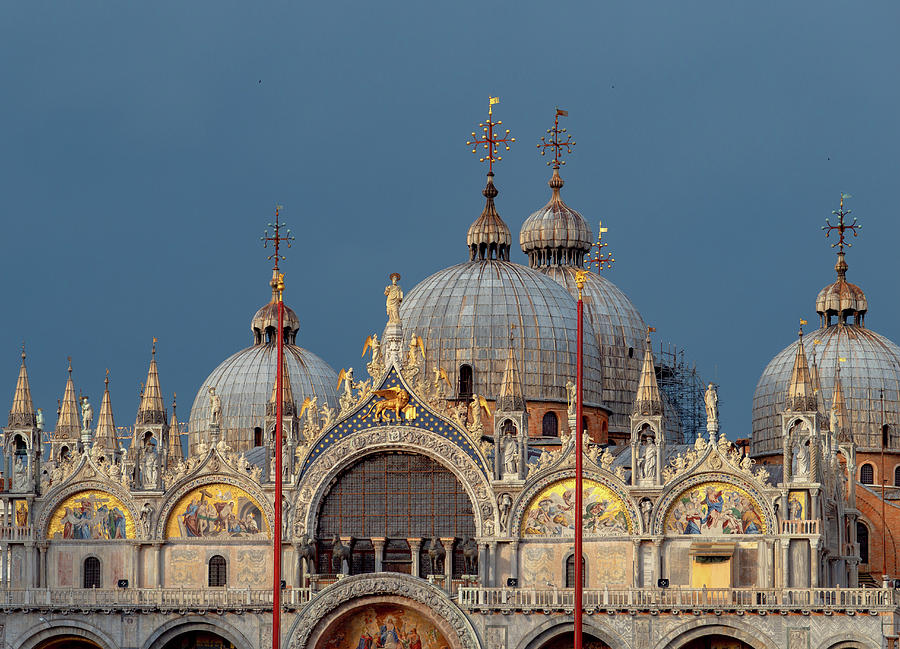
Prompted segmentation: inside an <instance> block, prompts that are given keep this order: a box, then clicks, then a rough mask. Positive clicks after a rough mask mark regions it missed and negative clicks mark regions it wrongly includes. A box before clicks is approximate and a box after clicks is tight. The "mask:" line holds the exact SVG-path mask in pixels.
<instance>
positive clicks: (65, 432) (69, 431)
mask: <svg viewBox="0 0 900 649" xmlns="http://www.w3.org/2000/svg"><path fill="white" fill-rule="evenodd" d="M68 360H69V369H68V372H69V377H68V379H66V391H65V392H64V393H63V398H62V403H61V404H60V407H59V417H58V418H57V420H56V431H55V432H54V437H56V438H57V439H69V440H77V439H78V437H79V435H80V434H81V420H80V418H79V416H78V401H77V400H76V398H75V383H74V382H73V381H72V358H71V357H69V359H68Z"/></svg>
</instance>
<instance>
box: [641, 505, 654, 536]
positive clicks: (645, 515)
mask: <svg viewBox="0 0 900 649" xmlns="http://www.w3.org/2000/svg"><path fill="white" fill-rule="evenodd" d="M652 511H653V503H652V502H650V500H649V499H647V498H645V499H644V500H642V501H641V518H642V519H643V521H644V532H645V533H646V532H649V531H650V512H652Z"/></svg>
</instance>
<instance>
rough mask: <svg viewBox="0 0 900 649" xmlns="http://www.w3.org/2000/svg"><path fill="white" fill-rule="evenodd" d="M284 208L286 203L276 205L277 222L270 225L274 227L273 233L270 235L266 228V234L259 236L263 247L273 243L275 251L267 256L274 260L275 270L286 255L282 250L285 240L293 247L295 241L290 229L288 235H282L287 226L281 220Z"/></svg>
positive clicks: (288, 245)
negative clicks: (282, 230) (282, 229)
mask: <svg viewBox="0 0 900 649" xmlns="http://www.w3.org/2000/svg"><path fill="white" fill-rule="evenodd" d="M283 209H284V205H276V206H275V223H269V227H270V228H272V230H273V233H272V235H271V236H270V235H269V231H268V230H266V231H265V234H264V235H263V236H261V237H260V238H259V240H260V241H262V242H263V248H268V247H269V244H270V243H271V244H272V246H273V247H274V248H275V251H274V252H273V253H272V254H271V255H269V256H268V257H267V259H269V260H270V261H272V260H274V262H275V265H274V266H273V267H272V269H273V270H275V271H277V270H278V262H279V261H282V260H283V259H284V256H283V255H282V254H281V252H280V247H281V243H282V242H284V243H286V244H287V247H288V248H290V247H291V243H292V242H293V241H294V235H292V234H291V231H290V229H289V228H288V229H287V235H285V236H282V235H281V228H283V227H284V226H285V224H284V223H282V222H281V221H280V220H279V217H280V215H281V210H283Z"/></svg>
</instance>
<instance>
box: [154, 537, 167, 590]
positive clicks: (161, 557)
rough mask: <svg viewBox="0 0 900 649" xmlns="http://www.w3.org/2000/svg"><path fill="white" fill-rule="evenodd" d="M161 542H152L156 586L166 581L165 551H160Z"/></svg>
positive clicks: (161, 585) (160, 586)
mask: <svg viewBox="0 0 900 649" xmlns="http://www.w3.org/2000/svg"><path fill="white" fill-rule="evenodd" d="M162 547H163V544H162V543H154V544H153V555H154V560H155V565H156V570H154V572H155V573H156V575H155V577H156V587H157V588H162V587H163V584H164V583H166V574H165V571H166V561H165V553H164V552H163V551H162Z"/></svg>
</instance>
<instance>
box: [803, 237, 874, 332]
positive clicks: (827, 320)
mask: <svg viewBox="0 0 900 649" xmlns="http://www.w3.org/2000/svg"><path fill="white" fill-rule="evenodd" d="M834 269H835V270H836V271H837V274H838V278H837V281H836V282H834V283H833V284H829V285H828V286H826V287H825V288H823V289H822V290H821V291H819V296H818V297H817V298H816V312H817V313H818V314H819V320H820V321H821V324H822V325H823V326H827V325H829V324H831V318H833V317H836V318H837V319H838V321H839V322H846V321H847V319H848V318H850V317H853V318H855V319H856V322H857V324H864V323H865V316H866V311H868V310H869V303H868V301H867V300H866V294H865V293H863V290H862V289H861V288H860V287H858V286H857V285H856V284H851V283H850V282H848V281H847V262H846V260H845V259H844V253H843V252H840V253H838V261H837V264H835V266H834Z"/></svg>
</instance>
